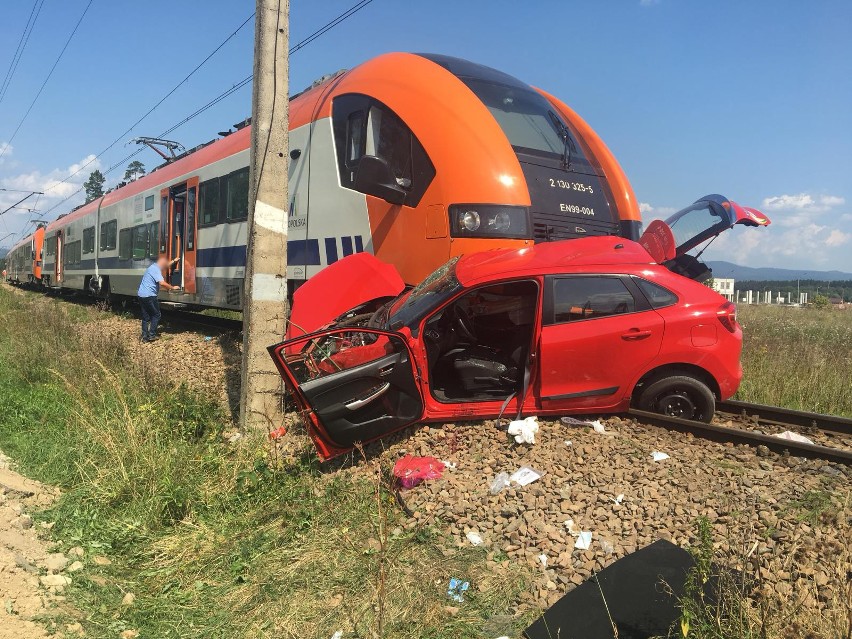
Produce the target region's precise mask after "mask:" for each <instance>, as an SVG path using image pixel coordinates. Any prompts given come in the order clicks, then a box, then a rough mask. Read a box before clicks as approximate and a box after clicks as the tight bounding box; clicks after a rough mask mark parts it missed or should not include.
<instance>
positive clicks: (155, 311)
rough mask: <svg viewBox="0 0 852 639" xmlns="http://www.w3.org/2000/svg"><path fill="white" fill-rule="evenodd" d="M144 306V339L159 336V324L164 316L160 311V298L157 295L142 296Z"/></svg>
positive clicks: (141, 303)
mask: <svg viewBox="0 0 852 639" xmlns="http://www.w3.org/2000/svg"><path fill="white" fill-rule="evenodd" d="M139 306H141V307H142V339H152V338H154V337H156V336H157V325H158V324H159V323H160V318H161V317H162V316H163V314H162V313H160V300H159V299H158V298H156V297H140V298H139Z"/></svg>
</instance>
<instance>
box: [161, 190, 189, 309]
mask: <svg viewBox="0 0 852 639" xmlns="http://www.w3.org/2000/svg"><path fill="white" fill-rule="evenodd" d="M160 198H161V210H160V255H165V256H166V258H167V259H168V260H169V262H171V261H172V260H174V259H175V258H177V260H178V261H177V263H176V264H175V265H174V266H173V267H171V270H170V271H169V274H168V278H167V279H168V282H169V284H171V285H172V286H180V287H181V288H182V289H183V290H184V292H186V293H195V292H196V287H195V252H196V243H197V240H196V237H197V233H198V229H197V224H198V222H197V218H198V216H197V206H198V178H197V177H195V178H190V179H189V180H187V181H186V182H183V183H181V184H176V185H174V186H172V187H170V188H168V189H163V190H162V191H161V192H160Z"/></svg>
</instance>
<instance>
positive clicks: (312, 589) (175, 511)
mask: <svg viewBox="0 0 852 639" xmlns="http://www.w3.org/2000/svg"><path fill="white" fill-rule="evenodd" d="M96 317H97V311H96V310H95V309H91V308H89V309H87V308H82V307H72V306H71V305H65V304H57V303H55V302H53V301H50V300H46V299H43V298H40V297H36V296H26V295H20V294H16V293H13V292H11V291H9V290H8V289H7V288H5V287H0V448H2V449H3V451H4V452H5V453H6V454H8V455H10V456H11V457H13V458H14V459H15V460H16V461H17V462H18V463H19V464H20V466H21V470H22V472H24V473H26V474H28V475H30V476H32V477H34V478H36V479H39V480H42V481H45V482H49V483H51V484H55V485H58V486H60V487H61V488H62V489H63V491H64V494H63V496H62V498H61V499H60V500H59V501H58V503H57V504H56V505H55V506H54V507H53V508H52V509H51V510H49V511H47V512H45V513H42V515H41V517H42V518H44V519H45V520H49V521H55V522H56V523H55V525H54V527H53V528H52V531H51V533H52V534H53V535H54V541H55V542H56V544H57V548H58V549H59V550H65V551H67V550H68V549H69V548H71V547H73V546H78V545H79V546H82V547H83V548H84V550H85V553H86V554H85V557H84V559H83V562H84V564H85V565H86V567H85V569H84V570H83V571H81V572H78V573H75V575H74V583H73V584H72V586H71V588H70V590H69V591H68V594H69V599H70V603H71V604H72V605H73V606H74V607H75V608H76V609H77V610H79V612H80V621H81V623H82V624H83V626H84V628H85V630H86V636H88V637H92V638H95V639H98V638H101V637H103V638H107V637H109V638H110V639H114V638H115V637H116V636H117V635H118V633H119V632H121V631H122V630H124V629H135V630H138V631H140V637H156V638H157V639H167V638H180V639H194V638H197V639H202V638H203V639H214V638H222V639H226V638H227V639H230V638H243V637H244V638H252V639H254V638H256V637H331V636H332V634H333V633H334V632H335V631H337V630H342V631H344V637H385V638H392V637H400V638H402V637H406V638H407V637H413V636H417V637H430V638H433V639H439V638H450V637H453V638H456V637H461V638H478V637H483V636H487V635H484V634H483V632H484V630H483V629H484V628H486V627H488V622H489V619H492V618H494V617H498V618H499V617H500V616H501V615H505V614H506V613H507V611H508V609H509V606H510V604H511V602H512V601H515V600H516V599H517V596H518V594H519V592H520V591H521V590H523V589H524V587H525V578H526V575H525V573H524V572H523V570H522V569H520V568H517V569H514V568H513V569H511V570H510V571H509V572H508V573H506V574H504V575H502V576H499V577H498V576H497V575H496V574H495V572H494V571H493V570H492V569H491V568H489V565H488V562H487V558H486V553H485V551H483V550H480V549H472V548H468V549H457V548H455V547H454V545H453V544H451V543H448V540H447V539H445V538H444V537H443V536H442V535H441V533H440V531H439V529H438V528H437V524H436V525H435V526H434V527H430V526H426V527H423V528H414V527H411V525H410V524H409V523H408V522H407V520H406V519H405V518H404V516H403V515H402V514H401V513H400V512H399V511H398V509H397V507H396V505H395V502H394V500H393V497H392V495H391V494H390V492H389V491H388V490H387V487H386V483H385V480H384V477H385V476H386V474H387V471H388V469H387V468H382V467H381V464H380V462H378V461H371V462H368V463H364V464H362V465H360V466H358V467H356V468H342V469H337V470H326V469H323V468H321V467H320V466H319V465H318V464H317V463H316V462H315V461H314V457H313V455H312V454H311V453H309V452H308V451H304V452H303V454H301V455H299V456H296V457H295V458H294V459H293V460H292V461H289V462H287V463H286V464H278V465H274V464H273V463H272V462H271V460H270V456H269V451H268V448H267V444H266V441H265V437H262V436H257V437H255V438H248V439H247V440H245V441H244V443H243V444H242V445H240V446H230V445H227V444H225V443H223V441H222V438H221V437H220V432H219V430H220V428H221V427H222V425H223V424H224V423H225V417H224V415H223V414H222V413H221V410H220V408H219V407H218V406H216V405H215V404H212V403H211V402H209V401H208V400H206V399H204V398H203V397H200V396H199V395H197V394H196V393H194V392H193V391H191V390H189V389H187V388H185V387H180V388H177V389H175V388H172V387H170V386H169V385H167V384H165V383H164V382H163V381H162V379H161V375H160V374H159V372H158V371H155V370H151V369H149V368H147V367H145V366H144V365H137V364H134V363H133V362H132V360H131V359H130V357H129V356H128V353H127V351H126V349H125V348H124V345H123V344H122V343H121V342H119V341H117V340H113V339H111V338H108V337H105V336H104V335H102V334H99V333H98V332H97V330H96V326H97V325H96V323H95V322H93V319H95V318H96ZM33 336H39V338H40V339H39V340H33V339H32V337H33ZM96 555H105V556H107V557H109V558H110V559H112V562H113V563H112V564H111V565H108V566H97V565H95V564H94V563H93V561H92V559H93V557H94V556H96ZM450 577H461V578H463V579H466V580H468V581H470V583H471V589H470V591H469V594H468V595H467V596H466V598H465V602H464V603H463V604H454V603H453V602H451V601H450V600H449V599H448V598H447V596H446V588H447V582H448V581H449V578H450ZM127 592H132V593H133V594H134V595H135V596H136V599H135V601H134V603H133V604H132V605H131V606H122V604H121V600H122V597H123V596H124V595H125V593H127ZM448 605H454V606H457V607H458V608H459V610H458V611H448V610H447V609H446V607H447V606H448ZM527 621H529V618H525V619H518V620H516V623H517V627H515V628H513V629H512V630H513V631H519V630H520V628H522V627H523V625H524V624H525V623H526V622H527Z"/></svg>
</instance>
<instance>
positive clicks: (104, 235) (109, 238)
mask: <svg viewBox="0 0 852 639" xmlns="http://www.w3.org/2000/svg"><path fill="white" fill-rule="evenodd" d="M117 231H118V221H117V220H111V221H109V222H104V223H103V224H101V250H102V251H114V250H115V236H116V232H117Z"/></svg>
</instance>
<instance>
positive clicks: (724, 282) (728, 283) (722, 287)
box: [713, 277, 734, 302]
mask: <svg viewBox="0 0 852 639" xmlns="http://www.w3.org/2000/svg"><path fill="white" fill-rule="evenodd" d="M713 290H714V291H716V292H717V293H718V294H719V295H723V296H724V297H726V298H727V299H728V300H730V301H732V302H733V301H734V279H733V278H724V277H714V278H713Z"/></svg>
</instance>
